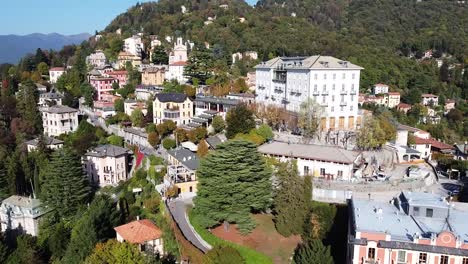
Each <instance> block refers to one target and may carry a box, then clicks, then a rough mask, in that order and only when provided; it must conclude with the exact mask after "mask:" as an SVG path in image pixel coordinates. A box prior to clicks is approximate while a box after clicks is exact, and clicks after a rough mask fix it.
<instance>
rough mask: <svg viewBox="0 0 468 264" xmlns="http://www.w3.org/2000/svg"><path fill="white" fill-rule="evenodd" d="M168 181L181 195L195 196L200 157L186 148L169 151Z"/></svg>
mask: <svg viewBox="0 0 468 264" xmlns="http://www.w3.org/2000/svg"><path fill="white" fill-rule="evenodd" d="M167 161H168V164H169V166H168V167H167V175H166V180H168V181H169V183H170V184H171V185H173V186H176V187H177V192H178V194H179V195H182V196H184V195H191V194H192V195H193V194H195V193H196V192H197V184H198V180H197V176H196V170H197V169H198V167H199V166H200V160H199V158H198V156H197V155H196V154H195V153H193V152H192V151H190V150H188V149H185V148H178V149H173V150H169V151H168V152H167Z"/></svg>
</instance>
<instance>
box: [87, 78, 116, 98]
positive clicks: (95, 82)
mask: <svg viewBox="0 0 468 264" xmlns="http://www.w3.org/2000/svg"><path fill="white" fill-rule="evenodd" d="M116 82H117V79H114V78H110V77H101V78H91V80H90V81H89V83H90V84H91V86H93V87H94V89H95V90H96V99H97V100H98V101H101V100H103V94H105V93H109V92H111V91H113V90H114V88H112V84H113V83H116Z"/></svg>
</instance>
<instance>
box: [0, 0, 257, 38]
mask: <svg viewBox="0 0 468 264" xmlns="http://www.w3.org/2000/svg"><path fill="white" fill-rule="evenodd" d="M256 1H257V0H247V2H249V3H250V4H253V3H254V2H256ZM137 2H140V3H141V2H150V0H42V1H40V0H14V1H9V0H2V4H1V10H2V13H1V15H0V25H2V26H0V35H8V34H15V35H26V34H30V33H60V34H66V35H70V34H79V33H85V32H86V33H90V34H94V31H95V30H98V31H99V30H103V29H104V28H105V27H106V26H107V25H108V24H109V23H110V22H111V21H112V19H114V18H115V17H116V16H117V15H118V14H120V13H123V12H125V11H126V10H127V9H128V8H129V7H131V6H133V5H135V4H136V3H137Z"/></svg>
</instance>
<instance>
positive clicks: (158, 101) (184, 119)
mask: <svg viewBox="0 0 468 264" xmlns="http://www.w3.org/2000/svg"><path fill="white" fill-rule="evenodd" d="M192 117H193V102H192V100H190V98H189V97H188V96H187V95H185V94H182V93H159V94H156V95H155V99H154V101H153V122H154V123H155V124H161V123H163V122H164V121H166V120H171V121H173V122H174V123H175V124H176V125H177V126H180V125H188V124H189V123H190V120H191V118H192Z"/></svg>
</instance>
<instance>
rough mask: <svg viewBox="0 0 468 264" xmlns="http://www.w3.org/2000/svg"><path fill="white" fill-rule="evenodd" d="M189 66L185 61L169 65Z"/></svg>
mask: <svg viewBox="0 0 468 264" xmlns="http://www.w3.org/2000/svg"><path fill="white" fill-rule="evenodd" d="M185 65H187V62H185V61H176V62H174V63H171V64H169V66H185Z"/></svg>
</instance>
